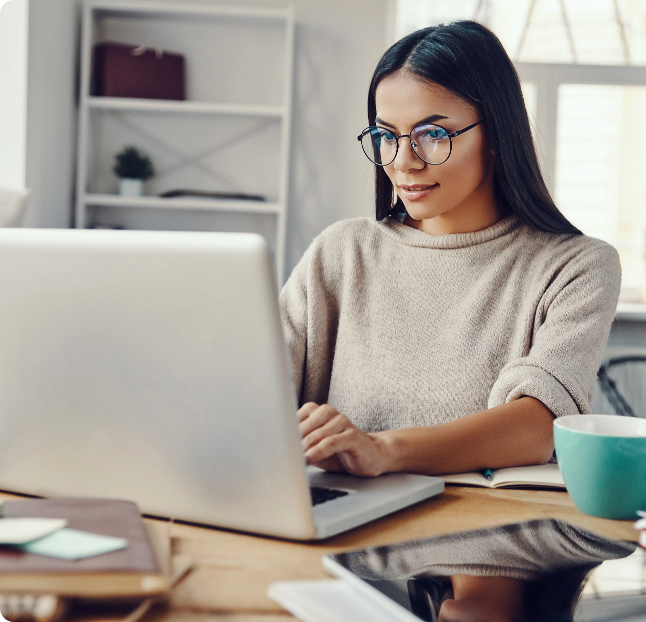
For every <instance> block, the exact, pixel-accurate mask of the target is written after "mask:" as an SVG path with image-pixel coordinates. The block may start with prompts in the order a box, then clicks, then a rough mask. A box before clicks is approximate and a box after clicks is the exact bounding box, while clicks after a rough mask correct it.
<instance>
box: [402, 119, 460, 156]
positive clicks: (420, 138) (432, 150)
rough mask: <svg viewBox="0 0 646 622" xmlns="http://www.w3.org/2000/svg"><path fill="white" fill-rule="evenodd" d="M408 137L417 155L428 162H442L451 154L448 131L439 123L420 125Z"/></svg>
mask: <svg viewBox="0 0 646 622" xmlns="http://www.w3.org/2000/svg"><path fill="white" fill-rule="evenodd" d="M410 138H411V141H412V142H413V148H414V149H415V152H416V153H417V155H418V156H419V157H420V158H422V160H424V161H425V162H428V163H429V164H442V162H446V160H447V158H448V157H449V156H450V155H451V139H450V138H449V133H448V132H447V131H446V130H445V129H444V128H443V127H440V126H439V125H431V124H428V125H426V124H425V125H420V126H418V127H416V128H414V129H413V131H412V132H411V134H410Z"/></svg>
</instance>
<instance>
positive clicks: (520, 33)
mask: <svg viewBox="0 0 646 622" xmlns="http://www.w3.org/2000/svg"><path fill="white" fill-rule="evenodd" d="M397 7H398V11H397V33H398V36H403V35H404V34H407V33H408V32H411V31H412V30H415V29H417V28H421V27H423V26H425V25H432V24H436V23H441V22H446V21H452V20H454V19H471V18H476V19H478V20H479V21H481V22H483V23H485V24H487V25H488V26H489V27H490V28H491V29H492V30H494V32H496V34H497V35H498V36H499V38H500V39H501V41H502V43H503V45H505V47H506V49H507V52H508V53H509V55H510V56H511V57H512V58H513V59H514V60H515V62H516V67H517V69H518V72H519V75H520V77H521V80H522V82H523V93H524V95H525V101H526V102H527V107H528V111H529V114H530V119H531V120H532V122H533V126H534V130H535V138H536V143H537V148H538V151H539V157H540V160H541V166H542V169H543V174H544V176H545V179H546V182H547V184H548V186H549V187H550V190H551V192H552V195H553V197H554V199H555V201H556V203H557V205H558V206H559V208H560V209H561V210H562V211H563V213H564V214H565V215H566V216H567V217H568V218H569V219H570V220H571V221H572V222H573V223H574V224H575V225H576V226H577V227H579V228H580V229H581V230H582V231H583V232H584V233H586V234H588V235H592V236H595V237H598V238H601V239H603V240H606V241H607V242H610V243H611V244H612V245H613V246H615V247H616V248H617V250H618V251H619V255H620V258H621V263H622V270H623V282H622V294H621V300H623V301H626V302H641V303H644V302H646V115H644V112H643V111H644V110H646V0H623V1H620V0H521V1H519V0H446V1H444V0H434V1H427V0H398V5H397Z"/></svg>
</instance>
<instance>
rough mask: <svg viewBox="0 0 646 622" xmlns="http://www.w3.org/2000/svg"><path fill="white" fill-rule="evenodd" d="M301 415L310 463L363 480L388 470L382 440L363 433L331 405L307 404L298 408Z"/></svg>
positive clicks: (306, 451) (304, 444) (305, 448)
mask: <svg viewBox="0 0 646 622" xmlns="http://www.w3.org/2000/svg"><path fill="white" fill-rule="evenodd" d="M298 416H299V418H300V430H301V434H302V437H303V441H302V443H303V450H304V451H305V459H306V460H307V463H308V464H313V465H314V466H317V467H319V468H321V469H325V470H326V471H336V472H345V473H351V474H352V475H361V476H364V477H373V476H376V475H381V474H382V473H384V472H386V471H387V470H388V468H387V460H386V458H387V455H386V447H385V445H384V442H383V440H382V439H381V437H380V436H379V435H377V434H367V433H366V432H362V431H361V430H359V429H358V428H357V427H355V426H354V425H353V424H352V423H351V422H350V420H349V419H348V418H347V417H346V416H345V415H343V414H341V413H340V412H338V411H337V410H336V409H335V408H333V407H332V406H330V405H329V404H322V405H320V406H319V405H318V404H315V403H314V402H308V403H307V404H304V405H303V406H302V407H301V408H300V409H299V411H298Z"/></svg>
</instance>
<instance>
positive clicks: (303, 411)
mask: <svg viewBox="0 0 646 622" xmlns="http://www.w3.org/2000/svg"><path fill="white" fill-rule="evenodd" d="M318 407H319V405H318V404H316V403H315V402H307V403H306V404H303V405H302V406H301V407H300V408H299V409H298V412H297V414H298V418H299V420H300V421H305V419H307V418H308V417H309V416H310V415H311V414H312V413H313V412H314V411H315V410H316V409H317V408H318Z"/></svg>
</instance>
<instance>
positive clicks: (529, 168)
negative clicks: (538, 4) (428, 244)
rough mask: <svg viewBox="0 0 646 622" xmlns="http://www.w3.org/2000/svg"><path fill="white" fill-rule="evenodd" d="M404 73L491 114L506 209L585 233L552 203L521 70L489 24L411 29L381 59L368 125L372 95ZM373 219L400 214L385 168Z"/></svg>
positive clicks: (549, 226) (550, 226) (533, 221)
mask: <svg viewBox="0 0 646 622" xmlns="http://www.w3.org/2000/svg"><path fill="white" fill-rule="evenodd" d="M400 70H405V71H408V72H410V73H411V74H413V75H415V76H419V77H420V78H422V79H423V80H428V81H429V82H434V83H436V84H439V85H440V86H443V87H444V88H446V89H448V90H450V91H452V92H453V93H455V94H457V95H459V96H460V97H462V98H464V99H465V100H467V101H468V102H470V103H471V104H472V105H474V106H475V107H476V108H478V110H479V111H480V112H481V114H482V116H483V117H484V118H486V125H487V130H488V135H489V139H490V144H491V148H492V150H493V152H494V189H495V192H496V198H497V200H498V201H499V202H500V203H501V205H502V207H503V208H505V209H506V210H507V211H508V212H511V213H513V214H515V215H516V216H517V217H518V219H519V220H520V221H521V222H522V223H525V224H526V225H529V226H530V227H532V228H534V229H538V230H539V231H548V232H550V233H569V234H581V231H579V229H577V228H576V227H575V226H574V225H573V224H572V223H571V222H569V221H568V219H567V218H566V217H565V216H563V214H562V213H561V212H560V211H559V209H558V208H557V207H556V205H555V204H554V201H553V200H552V197H551V196H550V194H549V191H548V190H547V186H546V185H545V181H544V180H543V176H542V174H541V171H540V168H539V166H538V159H537V157H536V149H535V148H534V141H533V139H532V133H531V130H530V126H529V119H528V117H527V110H526V109H525V102H524V100H523V94H522V91H521V88H520V80H519V79H518V74H517V73H516V70H515V68H514V66H513V64H512V62H511V60H510V58H509V56H507V53H506V52H505V50H504V48H503V46H502V44H501V43H500V41H499V40H498V38H497V37H496V35H494V34H493V33H492V32H491V31H490V30H489V29H488V28H486V27H485V26H483V25H482V24H479V23H477V22H473V21H468V20H464V21H457V22H453V23H451V24H446V25H440V26H432V27H430V28H423V29H422V30H418V31H416V32H413V33H412V34H410V35H408V36H406V37H404V38H403V39H400V40H399V41H398V42H397V43H395V44H394V45H393V46H391V47H390V48H389V49H388V50H387V51H386V53H385V54H384V55H383V56H382V57H381V60H380V61H379V63H378V65H377V68H376V69H375V73H374V75H373V76H372V82H371V83H370V89H369V91H368V122H369V124H370V125H374V124H375V118H376V116H377V109H376V104H375V92H376V90H377V86H378V84H379V83H380V82H381V81H382V80H383V79H384V78H386V77H387V76H389V75H391V74H393V73H396V72H398V71H400ZM375 190H376V216H377V220H383V219H384V218H385V217H386V216H388V215H389V214H390V213H392V212H393V211H395V212H397V211H403V210H404V205H403V203H402V201H401V199H399V198H397V201H396V203H395V205H394V206H393V201H392V199H393V187H392V183H391V182H390V179H389V178H388V176H387V175H386V172H385V171H384V170H383V168H382V167H380V166H376V167H375Z"/></svg>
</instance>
